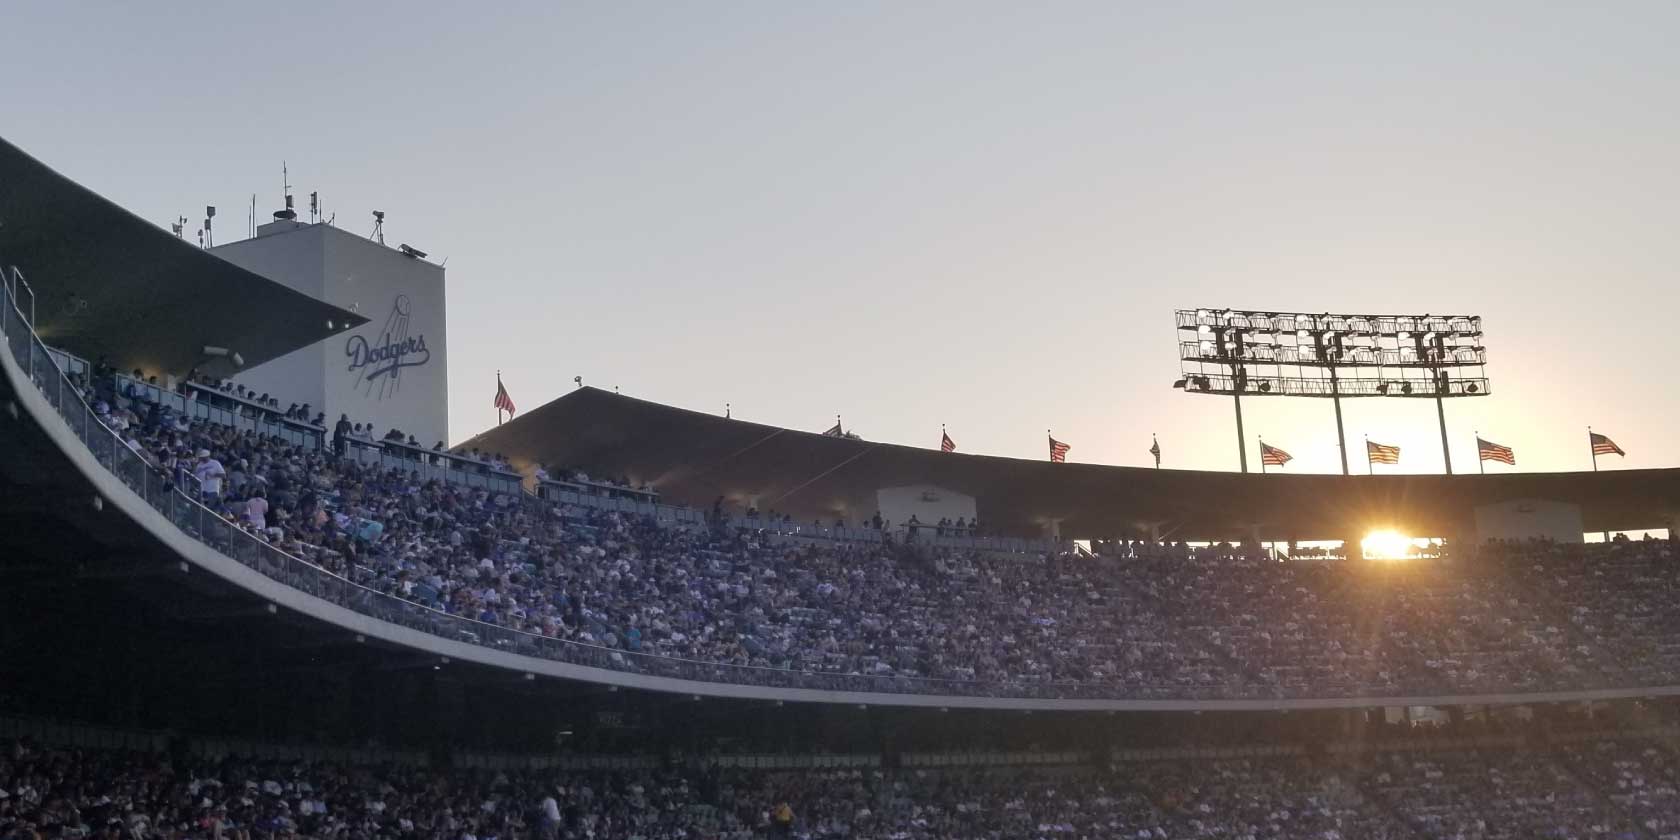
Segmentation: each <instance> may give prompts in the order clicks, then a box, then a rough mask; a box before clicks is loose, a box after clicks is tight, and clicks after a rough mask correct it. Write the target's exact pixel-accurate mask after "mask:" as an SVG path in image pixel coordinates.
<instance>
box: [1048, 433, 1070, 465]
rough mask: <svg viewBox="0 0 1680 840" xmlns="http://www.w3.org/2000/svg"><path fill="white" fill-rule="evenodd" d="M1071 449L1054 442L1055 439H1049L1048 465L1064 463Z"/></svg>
mask: <svg viewBox="0 0 1680 840" xmlns="http://www.w3.org/2000/svg"><path fill="white" fill-rule="evenodd" d="M1072 448H1073V447H1071V446H1068V445H1067V444H1065V443H1062V442H1061V441H1059V440H1056V439H1055V438H1051V439H1050V463H1052V464H1061V463H1065V462H1066V461H1067V454H1068V450H1069V449H1072Z"/></svg>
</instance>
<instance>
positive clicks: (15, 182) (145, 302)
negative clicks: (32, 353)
mask: <svg viewBox="0 0 1680 840" xmlns="http://www.w3.org/2000/svg"><path fill="white" fill-rule="evenodd" d="M12 265H15V266H17V267H18V268H19V269H21V270H22V272H23V274H24V276H25V277H26V278H27V282H28V284H29V288H30V290H31V291H33V292H34V295H35V300H34V307H35V318H36V331H37V332H39V333H40V335H41V338H42V340H44V341H46V342H47V343H48V344H50V345H53V346H55V347H60V348H62V349H65V350H68V351H69V352H71V353H74V354H76V355H78V356H83V357H85V358H87V359H90V360H96V359H99V358H102V357H103V358H105V359H106V360H107V361H109V362H110V363H111V364H112V365H115V366H117V367H119V368H122V369H124V370H127V369H131V368H141V369H143V370H145V371H146V372H148V373H152V372H169V373H183V372H185V371H187V370H189V369H192V368H194V367H199V366H202V365H203V363H204V362H205V361H206V358H205V355H204V352H203V351H204V348H205V347H206V346H210V347H221V348H226V349H227V350H228V351H229V353H230V354H231V353H238V354H239V355H240V356H241V358H242V359H243V360H244V363H245V366H246V367H250V366H253V365H257V364H261V363H262V362H265V361H267V360H269V359H273V358H276V357H278V356H282V355H284V354H286V353H289V352H291V351H293V350H296V349H298V348H300V347H306V346H308V345H310V344H314V343H315V342H317V341H320V340H321V339H324V338H327V337H328V336H332V335H336V334H338V333H340V332H343V331H344V330H346V329H350V328H352V327H355V326H359V325H361V324H364V323H367V319H366V318H363V317H361V316H359V315H356V314H355V313H352V312H350V311H348V310H345V309H340V308H339V307H336V306H332V305H330V304H327V303H324V302H322V301H319V300H316V299H314V298H312V297H310V296H308V295H306V294H303V293H301V292H296V291H293V290H291V289H289V288H287V287H285V286H283V285H281V284H279V283H276V282H274V281H272V280H269V279H267V278H265V277H263V276H261V275H259V274H255V273H253V272H250V271H247V270H245V269H243V268H240V267H238V266H236V265H233V264H232V263H230V262H228V261H226V260H223V259H221V258H220V257H217V256H215V255H213V254H210V253H208V252H206V251H204V250H203V249H200V248H199V247H197V246H196V245H195V244H190V243H188V242H185V241H183V240H181V239H177V238H176V237H174V236H171V235H170V234H169V233H168V232H166V231H164V230H162V229H161V228H159V227H157V226H156V225H153V224H151V223H150V222H147V221H146V220H144V219H142V218H140V217H138V216H136V215H134V214H133V213H130V212H128V211H127V210H124V209H123V208H121V207H119V206H117V205H116V204H114V203H112V202H110V201H108V200H106V199H105V198H103V197H101V196H99V195H98V194H96V193H94V192H93V191H91V190H89V189H87V188H86V187H83V186H81V185H80V184H77V183H76V182H74V181H72V180H70V179H69V178H66V177H64V176H63V175H60V174H59V173H57V172H55V171H53V170H52V169H51V168H50V167H48V166H47V165H46V164H43V163H41V162H40V161H38V160H36V159H34V158H32V157H30V156H29V155H28V154H25V153H24V152H23V151H22V150H21V149H19V148H18V147H16V146H14V145H12V144H10V143H8V142H6V141H5V140H0V266H12ZM23 302H24V303H25V304H27V302H28V301H27V296H23ZM219 372H227V370H226V368H225V367H224V368H222V369H219Z"/></svg>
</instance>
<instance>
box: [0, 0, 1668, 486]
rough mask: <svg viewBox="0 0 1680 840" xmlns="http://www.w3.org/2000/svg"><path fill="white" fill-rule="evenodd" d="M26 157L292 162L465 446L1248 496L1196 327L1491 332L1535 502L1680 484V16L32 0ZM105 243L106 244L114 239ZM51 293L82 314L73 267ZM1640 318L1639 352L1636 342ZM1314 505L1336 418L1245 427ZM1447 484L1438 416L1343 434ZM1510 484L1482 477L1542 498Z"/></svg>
mask: <svg viewBox="0 0 1680 840" xmlns="http://www.w3.org/2000/svg"><path fill="white" fill-rule="evenodd" d="M5 25H6V29H7V31H8V32H9V33H10V37H8V38H7V43H6V47H5V49H4V50H0V73H3V74H4V77H5V78H6V79H7V80H8V83H7V85H6V89H5V92H4V93H3V94H0V135H3V136H5V137H6V138H7V139H8V140H11V141H12V142H15V143H17V144H18V145H20V146H22V147H23V148H24V149H25V150H26V151H28V152H29V153H30V154H32V155H34V156H36V157H38V158H40V159H41V160H43V161H45V162H46V163H47V164H49V165H51V166H53V167H55V168H57V169H58V170H59V171H61V172H63V173H65V174H66V175H68V176H69V177H71V178H73V179H75V180H77V181H79V182H81V183H82V184H85V185H87V186H88V187H90V188H92V189H94V190H96V191H98V192H100V193H102V194H103V195H105V196H107V197H109V198H111V199H112V200H114V201H116V202H118V203H119V204H121V205H123V206H125V207H127V208H129V209H131V210H133V211H135V212H136V213H138V214H140V215H141V216H143V217H145V218H146V219H148V220H150V221H153V222H155V223H157V224H158V225H160V226H167V223H168V222H169V221H170V220H171V219H174V218H175V217H177V216H180V215H186V216H189V217H194V216H196V215H198V214H200V213H201V212H202V208H203V207H204V205H207V204H214V205H217V206H218V207H219V208H220V210H221V215H220V216H219V217H218V220H217V221H218V226H219V227H220V229H221V230H222V231H223V234H222V237H221V239H223V240H225V239H227V238H230V237H232V236H235V235H237V234H239V233H240V232H242V231H243V230H244V228H245V224H244V222H245V220H246V214H247V211H248V208H249V205H250V201H251V195H252V193H255V194H256V206H257V214H258V216H259V218H261V219H264V220H266V218H267V216H268V214H269V213H271V212H272V211H273V210H275V209H277V208H278V207H279V202H280V187H281V162H282V161H285V162H286V165H287V166H288V167H289V170H290V176H291V181H292V183H293V184H294V185H295V189H296V191H297V192H298V193H299V194H300V195H307V194H308V193H309V192H310V191H318V192H319V193H320V195H321V197H322V200H323V202H324V203H325V206H326V210H327V213H328V214H331V215H336V224H338V225H339V226H341V227H343V228H345V229H346V230H349V231H351V232H355V233H358V234H361V235H366V234H367V233H368V232H369V231H370V230H371V225H372V222H371V217H370V212H371V211H372V210H373V209H381V210H384V211H385V212H386V213H387V222H386V230H387V232H388V236H389V238H391V240H392V241H393V243H395V242H397V241H401V242H408V243H412V244H414V245H415V246H417V247H419V248H421V249H423V250H425V251H428V252H429V253H430V254H431V255H432V257H433V258H434V259H437V260H445V259H447V269H448V276H449V283H450V287H449V298H448V304H449V330H450V354H449V382H450V386H451V406H450V409H451V428H452V436H453V437H454V438H455V439H456V440H460V439H464V438H466V437H468V436H470V435H471V434H473V433H474V432H477V431H480V430H482V429H483V428H485V427H487V426H490V425H492V424H494V423H495V416H496V412H495V409H494V408H493V407H492V404H491V399H492V396H493V395H494V393H495V374H496V371H497V370H500V371H501V372H502V376H503V379H504V380H505V382H506V383H507V387H508V390H509V392H510V393H511V395H512V397H513V398H514V400H515V401H516V402H517V403H518V405H519V407H520V409H521V411H528V410H530V409H532V408H535V407H537V406H538V405H540V404H541V403H544V402H546V401H548V400H550V399H553V398H555V397H557V396H559V395H561V394H562V393H564V392H566V391H567V390H568V389H570V388H572V387H573V386H572V380H573V377H574V376H582V377H583V379H584V382H585V383H586V384H590V385H596V386H600V387H604V388H608V389H611V388H613V387H619V388H620V389H621V390H622V392H623V393H625V394H629V395H633V396H637V397H642V398H646V399H650V400H654V401H658V402H662V403H670V404H675V405H679V406H683V407H688V408H693V409H698V410H703V411H711V412H717V413H719V414H721V413H723V411H724V406H725V404H726V403H728V404H730V405H731V406H732V409H733V413H734V416H736V417H738V418H745V419H750V420H754V421H760V422H765V423H771V424H776V425H786V426H791V427H795V428H802V429H807V430H811V431H821V430H823V429H824V428H827V427H828V426H829V425H830V424H832V422H833V418H834V415H836V414H840V415H843V417H844V420H845V425H846V427H847V428H848V429H849V430H854V431H856V432H857V433H859V434H861V435H862V436H863V437H865V438H868V439H871V440H881V441H889V442H894V443H904V444H910V445H916V446H924V447H935V446H937V445H938V443H939V431H940V425H941V424H942V423H943V424H946V426H947V427H948V429H949V431H950V434H951V437H952V438H953V439H954V440H955V441H956V443H957V445H958V448H959V451H962V452H971V453H987V454H997V455H1007V456H1016V457H1026V458H1037V459H1042V458H1044V457H1045V454H1046V453H1045V438H1044V431H1045V429H1053V430H1054V433H1055V436H1056V437H1057V438H1058V439H1060V440H1064V441H1067V442H1068V443H1070V444H1072V450H1071V451H1070V452H1069V455H1068V457H1069V460H1070V461H1073V462H1085V463H1092V462H1095V463H1111V464H1133V465H1148V464H1150V463H1152V461H1151V458H1150V456H1149V454H1148V451H1147V450H1148V448H1149V445H1150V440H1151V438H1150V436H1151V434H1152V433H1154V434H1156V435H1158V436H1159V439H1160V445H1161V449H1162V451H1163V458H1162V462H1163V465H1164V466H1166V467H1174V468H1199V469H1235V468H1236V465H1237V459H1236V453H1235V451H1234V436H1235V433H1234V429H1233V422H1232V411H1231V402H1230V400H1229V399H1227V398H1217V397H1206V396H1192V395H1187V394H1184V393H1182V392H1178V391H1174V390H1172V389H1171V388H1170V384H1171V382H1172V381H1173V379H1174V378H1175V377H1176V375H1177V372H1178V366H1177V362H1176V360H1175V359H1176V356H1175V349H1176V348H1175V345H1174V338H1175V335H1174V330H1173V323H1172V312H1173V310H1174V309H1175V308H1179V307H1197V306H1231V307H1239V308H1241V307H1248V308H1258V309H1278V310H1285V311H1315V312H1316V311H1346V312H1418V313H1423V312H1437V313H1440V312H1468V313H1474V314H1480V315H1482V316H1483V317H1484V318H1485V319H1486V331H1487V340H1486V344H1487V347H1488V352H1489V359H1490V364H1489V366H1488V368H1487V372H1488V375H1489V377H1490V379H1491V381H1492V387H1493V395H1492V396H1491V397H1487V398H1479V399H1465V400H1456V401H1453V402H1450V403H1449V404H1448V405H1447V412H1448V422H1449V425H1450V433H1451V443H1452V447H1453V462H1454V466H1455V468H1456V469H1457V471H1458V472H1460V473H1463V472H1474V471H1475V470H1476V460H1475V459H1476V454H1475V453H1476V450H1475V443H1474V436H1473V433H1474V431H1475V430H1479V431H1480V432H1481V434H1482V436H1483V437H1486V438H1488V439H1490V440H1494V441H1497V442H1499V443H1502V444H1505V445H1508V446H1511V447H1512V448H1513V449H1514V450H1515V452H1516V457H1517V461H1518V466H1517V467H1516V468H1515V469H1518V470H1580V469H1590V468H1591V461H1590V459H1589V456H1588V449H1587V444H1586V434H1587V433H1586V427H1587V426H1588V425H1589V424H1591V425H1592V426H1594V428H1595V429H1597V430H1599V431H1602V432H1605V433H1607V434H1609V435H1611V436H1612V437H1613V438H1615V440H1616V441H1617V442H1618V443H1620V444H1621V445H1622V447H1623V448H1625V449H1626V450H1627V453H1628V454H1627V457H1626V458H1617V457H1615V456H1610V457H1607V458H1601V459H1600V465H1601V467H1602V468H1605V469H1622V468H1635V467H1656V466H1668V465H1673V464H1675V463H1677V462H1680V443H1677V442H1676V440H1675V436H1674V435H1673V434H1672V432H1671V429H1672V425H1673V419H1672V418H1673V417H1674V416H1676V413H1677V409H1680V400H1677V398H1676V395H1675V390H1674V388H1673V386H1672V384H1671V382H1670V377H1668V376H1667V375H1666V374H1665V373H1664V371H1665V369H1666V367H1667V366H1668V364H1667V363H1668V362H1669V361H1670V360H1671V359H1673V358H1674V357H1675V349H1674V346H1673V344H1674V339H1673V336H1672V333H1673V330H1671V329H1670V328H1669V327H1668V326H1667V320H1666V315H1667V313H1671V312H1674V311H1676V310H1677V309H1680V292H1677V291H1676V288H1677V284H1676V283H1675V281H1674V277H1673V271H1674V269H1673V266H1674V265H1676V264H1680V260H1677V259H1676V256H1677V254H1676V251H1677V250H1680V240H1677V239H1676V237H1675V236H1674V234H1673V230H1672V229H1673V227H1674V224H1675V219H1676V210H1677V209H1680V167H1675V166H1674V165H1673V164H1672V158H1673V155H1674V149H1675V148H1676V147H1677V146H1680V114H1677V112H1676V110H1675V108H1674V107H1673V104H1674V103H1675V102H1677V101H1680V53H1677V52H1676V51H1675V50H1674V48H1673V43H1672V41H1673V37H1672V36H1673V33H1674V32H1675V31H1677V29H1680V5H1676V4H1673V3H1643V4H1641V3H1618V4H1615V5H1614V8H1613V9H1612V8H1610V7H1606V6H1602V5H1595V4H1578V5H1576V6H1574V7H1572V8H1571V7H1559V6H1556V5H1549V6H1539V5H1536V4H1532V3H1521V2H1508V3H1481V4H1475V5H1474V6H1465V5H1464V4H1458V3H1452V4H1446V3H1443V4H1436V5H1431V6H1424V5H1419V4H1400V5H1396V4H1370V5H1365V6H1356V5H1355V4H1347V3H1325V4H1166V5H1146V4H1117V3H1092V4H1077V3H1062V4H1055V5H1052V6H1032V5H1021V4H973V3H960V4H958V3H946V4H931V3H921V4H914V5H911V4H902V3H848V4H830V5H816V4H777V3H731V4H666V5H621V4H589V5H562V4H549V3H543V4H514V3H506V4H500V3H499V4H489V5H484V4H480V5H477V6H472V7H468V6H463V5H456V4H447V5H446V4H394V3H392V4H375V3H359V4H353V5H345V6H338V7H327V6H321V5H311V4H232V5H227V6H213V7H205V6H202V5H194V4H165V5H158V4H117V3H113V4H108V6H107V7H106V8H104V9H102V10H98V11H94V10H92V9H90V8H89V7H88V4H82V3H27V4H23V3H12V4H8V6H7V13H6V15H5ZM90 235H97V231H94V232H90ZM41 282H51V281H50V278H44V279H43V280H42V281H41ZM1641 316H1643V317H1645V318H1652V319H1654V320H1652V321H1649V322H1641V321H1640V320H1639V318H1640V317H1641ZM1244 408H1245V414H1246V417H1245V420H1246V425H1247V429H1248V432H1249V441H1248V446H1249V448H1250V450H1249V451H1250V460H1251V463H1252V464H1253V468H1254V469H1256V470H1258V468H1259V465H1258V461H1257V458H1258V446H1257V444H1256V443H1255V440H1254V438H1255V436H1257V435H1260V436H1264V437H1265V439H1266V441H1267V443H1269V444H1272V445H1275V446H1279V447H1281V448H1283V449H1286V450H1288V451H1289V452H1290V453H1291V454H1293V455H1294V456H1295V460H1294V461H1293V462H1291V463H1290V464H1289V465H1288V466H1287V467H1286V468H1285V471H1287V472H1333V471H1337V470H1338V469H1339V466H1338V459H1337V453H1336V447H1335V439H1334V435H1335V423H1334V419H1333V416H1332V414H1331V407H1330V405H1329V403H1328V402H1322V401H1313V400H1296V401H1285V400H1282V399H1259V398H1256V399H1251V400H1247V401H1245V406H1244ZM1346 412H1347V417H1346V420H1347V432H1348V444H1349V447H1350V450H1349V454H1350V458H1349V461H1350V463H1351V464H1352V465H1353V467H1354V469H1355V471H1357V472H1361V473H1363V472H1365V471H1366V465H1365V461H1364V457H1363V437H1364V436H1366V435H1369V436H1370V438H1371V439H1372V440H1376V441H1380V442H1382V443H1387V444H1394V445H1398V446H1400V447H1401V448H1402V450H1403V455H1402V459H1401V463H1400V465H1399V466H1398V467H1382V466H1379V467H1377V470H1378V471H1384V470H1386V471H1390V472H1395V471H1399V472H1435V471H1439V470H1440V468H1441V453H1440V440H1439V436H1438V432H1437V429H1436V425H1435V407H1434V404H1433V403H1431V402H1428V401H1422V400H1419V401H1412V400H1400V399H1391V400H1352V401H1349V402H1347V403H1346ZM1512 469H1513V468H1511V467H1506V466H1503V465H1494V464H1490V465H1488V470H1489V472H1493V471H1496V470H1497V471H1506V472H1508V471H1511V470H1512Z"/></svg>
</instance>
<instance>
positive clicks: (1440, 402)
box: [1435, 371, 1453, 475]
mask: <svg viewBox="0 0 1680 840" xmlns="http://www.w3.org/2000/svg"><path fill="white" fill-rule="evenodd" d="M1441 385H1442V382H1441V372H1440V371H1436V372H1435V416H1436V417H1437V418H1439V419H1440V421H1441V460H1443V461H1445V462H1446V464H1447V475H1452V474H1453V472H1452V449H1451V448H1450V447H1448V446H1447V401H1446V400H1445V399H1443V398H1442V397H1441Z"/></svg>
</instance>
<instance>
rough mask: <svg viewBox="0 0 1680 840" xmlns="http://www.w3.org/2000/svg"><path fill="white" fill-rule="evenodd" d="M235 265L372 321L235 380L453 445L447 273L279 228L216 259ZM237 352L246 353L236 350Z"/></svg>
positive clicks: (349, 241) (332, 238)
mask: <svg viewBox="0 0 1680 840" xmlns="http://www.w3.org/2000/svg"><path fill="white" fill-rule="evenodd" d="M211 253H214V254H215V255H216V256H219V257H221V258H223V259H225V260H227V261H229V262H231V263H234V264H235V265H238V266H240V267H242V268H246V269H249V270H251V271H254V272H256V273H258V274H261V275H263V276H264V277H268V278H270V279H272V280H275V281H277V282H280V283H283V284H285V285H287V286H290V287H291V288H293V289H296V290H298V291H300V292H303V293H305V294H308V295H312V296H314V297H316V298H319V299H320V300H323V301H326V302H327V303H331V304H334V305H337V306H341V307H344V308H345V309H350V310H352V311H355V312H356V313H358V314H360V315H361V316H363V317H365V318H367V319H369V320H368V323H366V324H364V325H362V326H361V327H359V328H357V329H354V330H351V331H349V332H346V333H344V334H342V335H338V336H335V337H333V338H330V339H327V340H326V341H324V342H321V343H319V344H315V345H312V346H309V347H305V348H303V349H302V350H297V351H294V352H292V353H289V354H287V355H285V356H282V357H280V358H278V359H275V360H273V361H270V362H267V363H265V364H262V365H259V366H257V367H254V368H252V369H250V370H247V371H242V372H241V373H240V374H239V375H238V376H237V377H235V379H236V381H238V382H240V383H242V384H244V385H245V386H246V387H247V388H254V389H256V390H257V391H259V392H267V393H269V394H272V395H274V396H275V397H276V398H278V399H279V400H280V404H281V406H282V407H284V406H287V405H289V404H290V403H293V402H296V403H308V404H309V405H311V406H314V407H315V410H317V411H325V412H326V414H327V427H328V428H329V429H330V428H331V427H332V426H333V424H334V423H335V422H337V420H338V418H339V416H340V415H345V416H347V417H348V418H349V419H350V422H352V423H372V424H373V427H374V434H375V437H378V436H380V435H383V434H385V433H386V432H387V431H389V430H390V429H392V428H397V429H401V430H402V431H403V432H404V433H407V434H412V435H413V436H414V437H415V438H417V439H418V440H419V441H420V443H421V444H422V445H424V446H427V447H430V446H432V445H433V444H434V443H436V442H438V441H443V442H444V443H446V444H447V443H448V442H449V374H448V336H447V332H446V324H447V319H446V312H445V301H444V272H443V267H442V266H439V265H435V264H433V263H430V262H427V261H426V260H424V259H420V258H417V257H411V256H409V255H407V254H405V253H403V252H402V251H400V250H398V249H396V248H391V247H388V246H386V245H384V244H381V243H378V242H374V241H372V240H369V239H366V238H364V237H361V236H357V235H355V234H353V233H350V232H348V231H345V230H343V229H340V228H337V227H333V226H332V225H328V224H324V223H323V224H305V223H302V222H297V221H293V220H285V219H282V220H276V221H274V222H272V223H270V224H266V225H262V226H261V227H259V228H257V236H256V238H254V239H246V240H243V241H240V242H234V243H230V244H228V245H222V246H219V247H217V248H215V249H213V250H212V251H211ZM232 349H234V350H237V349H238V348H237V347H235V348H232Z"/></svg>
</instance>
